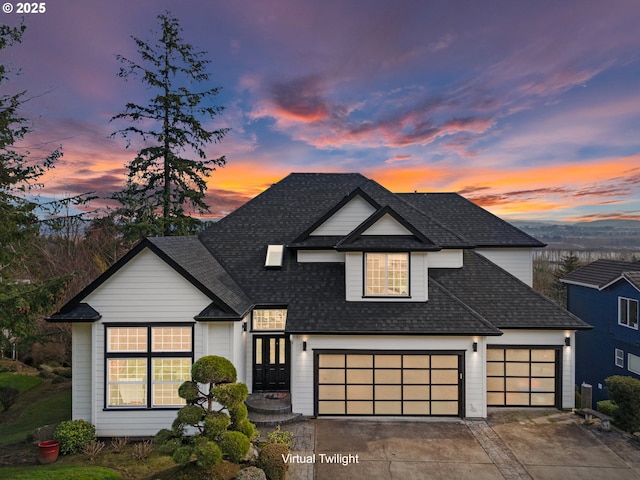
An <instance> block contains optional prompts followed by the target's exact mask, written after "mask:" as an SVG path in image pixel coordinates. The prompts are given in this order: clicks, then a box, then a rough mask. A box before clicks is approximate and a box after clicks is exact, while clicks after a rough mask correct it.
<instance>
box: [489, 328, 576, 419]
mask: <svg viewBox="0 0 640 480" xmlns="http://www.w3.org/2000/svg"><path fill="white" fill-rule="evenodd" d="M503 332H504V334H503V335H502V336H500V337H487V344H488V345H522V346H527V347H533V346H536V345H541V346H542V345H545V346H561V347H562V350H561V354H560V358H561V361H562V402H561V403H562V408H567V409H568V408H573V407H574V403H575V400H574V389H575V349H574V348H573V345H575V336H574V332H572V331H564V330H546V331H545V330H543V331H540V330H503ZM566 336H570V337H571V345H572V346H571V347H566V346H565V344H564V339H565V337H566Z"/></svg>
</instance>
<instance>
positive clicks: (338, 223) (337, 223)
mask: <svg viewBox="0 0 640 480" xmlns="http://www.w3.org/2000/svg"><path fill="white" fill-rule="evenodd" d="M375 211H376V208H375V207H374V206H373V205H371V204H370V203H369V202H368V201H367V200H365V199H364V198H362V197H361V196H360V195H356V196H354V197H353V198H352V199H350V200H349V201H348V202H347V203H346V204H344V205H343V206H342V207H340V208H339V209H338V210H337V211H336V212H334V213H333V215H331V216H330V217H329V218H328V219H326V220H325V221H324V222H323V223H322V224H321V225H320V226H318V227H317V228H316V229H314V230H313V231H312V232H311V233H310V235H311V236H322V235H347V234H348V233H350V232H351V231H352V230H353V229H354V228H356V227H357V226H358V225H360V224H361V223H362V222H364V221H365V220H366V219H367V218H369V217H370V216H371V215H372V214H373V213H374V212H375Z"/></svg>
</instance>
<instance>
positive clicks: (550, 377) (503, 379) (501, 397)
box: [487, 348, 558, 406]
mask: <svg viewBox="0 0 640 480" xmlns="http://www.w3.org/2000/svg"><path fill="white" fill-rule="evenodd" d="M556 352H557V350H556V349H552V348H549V349H528V348H488V349H487V405H489V406H554V405H555V404H556V393H557V385H556V377H557V373H556V369H557V363H558V360H557V358H556V356H557V353H556Z"/></svg>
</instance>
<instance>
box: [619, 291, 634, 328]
mask: <svg viewBox="0 0 640 480" xmlns="http://www.w3.org/2000/svg"><path fill="white" fill-rule="evenodd" d="M618 323H619V324H620V325H624V326H625V327H629V328H634V329H636V330H638V300H633V299H631V298H624V297H619V298H618Z"/></svg>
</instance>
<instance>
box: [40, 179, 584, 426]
mask: <svg viewBox="0 0 640 480" xmlns="http://www.w3.org/2000/svg"><path fill="white" fill-rule="evenodd" d="M543 246H544V244H542V243H541V242H539V241H538V240H535V239H534V238H532V237H530V236H528V235H526V234H525V233H523V232H522V231H520V230H518V229H517V228H515V227H513V226H512V225H510V224H508V223H506V222H504V221H502V220H501V219H499V218H497V217H495V216H494V215H492V214H490V213H489V212H487V211H485V210H483V209H482V208H480V207H478V206H477V205H474V204H473V203H471V202H469V201H467V200H465V199H464V198H463V197H461V196H459V195H457V194H452V193H443V194H439V193H435V194H422V193H409V194H393V193H391V192H389V191H388V190H386V189H385V188H383V187H382V186H380V185H379V184H377V183H376V182H374V181H372V180H369V179H367V178H365V177H363V176H362V175H359V174H291V175H289V176H288V177H286V178H285V179H283V180H282V181H280V182H278V183H277V184H275V185H273V186H272V187H271V188H269V189H268V190H266V191H265V192H263V193H262V194H260V195H258V196H257V197H256V198H254V199H252V200H251V201H249V202H247V203H246V204H245V205H243V206H242V207H240V208H238V209H237V210H236V211H235V212H233V213H231V214H229V215H228V216H227V217H225V218H223V219H221V220H220V221H219V222H217V223H215V224H214V225H212V226H211V227H210V228H209V229H207V230H206V231H205V232H203V233H202V234H200V235H199V236H197V237H164V238H149V239H145V240H143V241H142V242H141V243H140V244H138V245H137V246H136V247H135V248H134V249H133V250H131V251H130V252H129V253H128V254H127V255H125V256H124V258H122V259H121V260H120V261H118V262H117V263H116V264H115V265H114V266H113V267H111V268H110V269H109V270H108V271H107V272H105V273H104V274H103V275H102V276H100V277H99V278H98V279H97V280H95V281H94V282H93V283H92V284H91V285H89V286H88V287H87V288H86V289H85V290H83V291H82V292H81V293H80V294H78V295H77V296H76V297H75V298H74V299H72V300H71V301H70V302H69V303H68V304H67V305H65V306H64V307H63V308H62V310H61V311H60V312H59V313H57V314H55V315H53V316H52V317H50V318H49V320H50V321H63V322H72V324H73V370H74V375H73V418H83V419H86V420H88V421H90V422H92V423H94V424H95V425H96V428H97V433H98V435H100V436H116V435H118V436H124V435H129V436H134V435H153V434H154V433H156V432H157V430H158V429H160V428H163V427H166V426H168V425H170V424H171V422H172V421H173V419H174V418H175V415H176V409H177V408H178V407H179V405H180V403H181V401H180V399H179V398H178V396H177V393H176V390H177V387H178V386H179V385H180V383H181V382H182V381H184V380H186V379H189V370H190V367H191V364H192V362H193V360H194V359H197V358H199V357H201V356H203V355H209V354H213V355H222V356H224V357H226V358H228V359H230V360H231V361H232V362H233V363H234V365H235V366H236V368H237V370H238V376H239V380H240V381H243V382H245V383H246V384H247V385H248V387H249V389H250V391H253V392H257V391H286V392H290V394H291V401H292V407H293V411H294V412H296V413H301V414H304V415H309V416H336V415H366V416H368V415H384V416H390V415H391V416H396V415H418V416H430V415H444V416H458V417H485V416H486V415H487V407H488V406H550V407H559V408H571V407H573V405H574V395H573V392H574V349H573V347H571V346H570V345H573V341H574V340H573V338H574V333H575V331H576V330H580V329H585V328H589V326H588V325H587V324H586V323H585V322H583V321H582V320H580V319H578V318H577V317H575V316H574V315H572V314H570V313H569V312H567V311H566V310H564V309H562V308H560V307H558V306H557V305H556V304H554V303H553V302H551V301H550V300H548V299H546V298H544V297H543V296H541V295H539V294H538V293H536V292H535V291H534V290H533V289H532V288H531V283H532V251H533V249H534V248H540V247H543Z"/></svg>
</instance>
